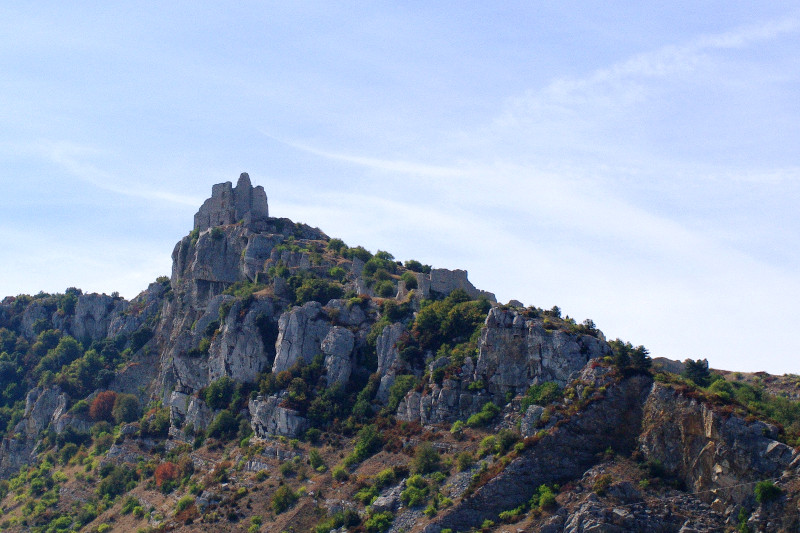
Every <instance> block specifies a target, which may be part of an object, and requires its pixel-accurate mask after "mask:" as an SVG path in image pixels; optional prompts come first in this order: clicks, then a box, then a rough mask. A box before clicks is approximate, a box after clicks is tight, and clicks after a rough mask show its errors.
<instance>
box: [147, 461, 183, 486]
mask: <svg viewBox="0 0 800 533" xmlns="http://www.w3.org/2000/svg"><path fill="white" fill-rule="evenodd" d="M179 473H180V470H179V469H178V465H176V464H175V463H170V462H167V463H161V464H160V465H158V466H157V467H156V472H155V474H153V475H154V477H155V478H156V486H157V487H158V488H162V487H163V486H164V484H170V483H171V482H173V481H175V480H176V479H178V475H179Z"/></svg>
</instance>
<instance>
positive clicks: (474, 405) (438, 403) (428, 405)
mask: <svg viewBox="0 0 800 533" xmlns="http://www.w3.org/2000/svg"><path fill="white" fill-rule="evenodd" d="M466 387H467V384H466V383H462V382H460V381H455V380H450V379H445V380H444V381H443V382H442V384H441V385H437V384H434V385H433V386H432V387H431V390H430V393H429V394H424V395H423V394H422V393H419V392H416V391H411V392H409V393H408V394H407V395H406V397H405V398H404V399H403V400H402V401H401V402H400V405H399V406H398V407H397V419H398V420H404V421H417V422H419V423H421V424H441V423H445V422H452V421H454V420H457V419H465V418H468V417H469V416H470V415H472V414H474V413H477V412H478V411H480V410H481V407H482V406H483V404H484V403H486V402H488V401H489V400H490V398H489V397H488V396H487V395H485V394H478V393H473V392H471V391H468V390H467V388H466Z"/></svg>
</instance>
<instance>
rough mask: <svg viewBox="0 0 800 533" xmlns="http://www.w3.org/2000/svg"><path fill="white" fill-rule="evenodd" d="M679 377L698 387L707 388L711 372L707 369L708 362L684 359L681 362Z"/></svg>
mask: <svg viewBox="0 0 800 533" xmlns="http://www.w3.org/2000/svg"><path fill="white" fill-rule="evenodd" d="M681 375H682V376H683V377H685V378H686V379H689V380H691V381H693V382H694V383H695V384H696V385H698V386H699V387H707V386H708V384H709V383H711V371H710V370H709V369H708V361H707V360H706V359H697V360H696V361H693V360H691V359H686V360H685V361H684V362H683V373H682V374H681Z"/></svg>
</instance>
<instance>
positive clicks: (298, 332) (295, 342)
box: [272, 302, 332, 374]
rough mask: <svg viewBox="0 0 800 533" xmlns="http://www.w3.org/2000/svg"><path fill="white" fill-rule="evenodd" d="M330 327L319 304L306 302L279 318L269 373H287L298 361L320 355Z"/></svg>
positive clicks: (311, 359) (309, 360)
mask: <svg viewBox="0 0 800 533" xmlns="http://www.w3.org/2000/svg"><path fill="white" fill-rule="evenodd" d="M331 327H332V326H331V323H330V322H329V321H328V320H327V317H326V315H325V313H323V311H322V304H320V303H319V302H308V303H307V304H305V305H303V306H301V307H296V308H294V309H292V310H291V311H289V312H287V313H284V314H283V315H281V317H280V319H279V320H278V340H277V342H276V344H275V352H276V353H275V364H274V365H273V366H272V372H274V373H276V374H277V373H278V372H282V371H284V370H289V369H290V368H291V367H293V366H294V365H295V364H297V363H298V362H299V361H303V362H305V363H310V362H311V361H313V360H314V356H316V355H318V354H320V353H322V349H321V345H322V341H323V340H325V338H326V337H327V335H328V333H329V332H330V330H331Z"/></svg>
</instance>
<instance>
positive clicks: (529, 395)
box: [520, 381, 561, 413]
mask: <svg viewBox="0 0 800 533" xmlns="http://www.w3.org/2000/svg"><path fill="white" fill-rule="evenodd" d="M559 399H561V387H560V386H559V385H558V383H556V382H555V381H547V382H545V383H540V384H538V385H532V386H531V387H530V388H529V389H528V391H527V392H526V393H525V397H524V398H523V399H522V403H521V405H520V407H521V410H522V412H523V413H524V412H525V411H526V410H527V409H528V407H530V406H531V405H541V406H542V407H544V406H546V405H548V404H551V403H553V402H555V401H557V400H559Z"/></svg>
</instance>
